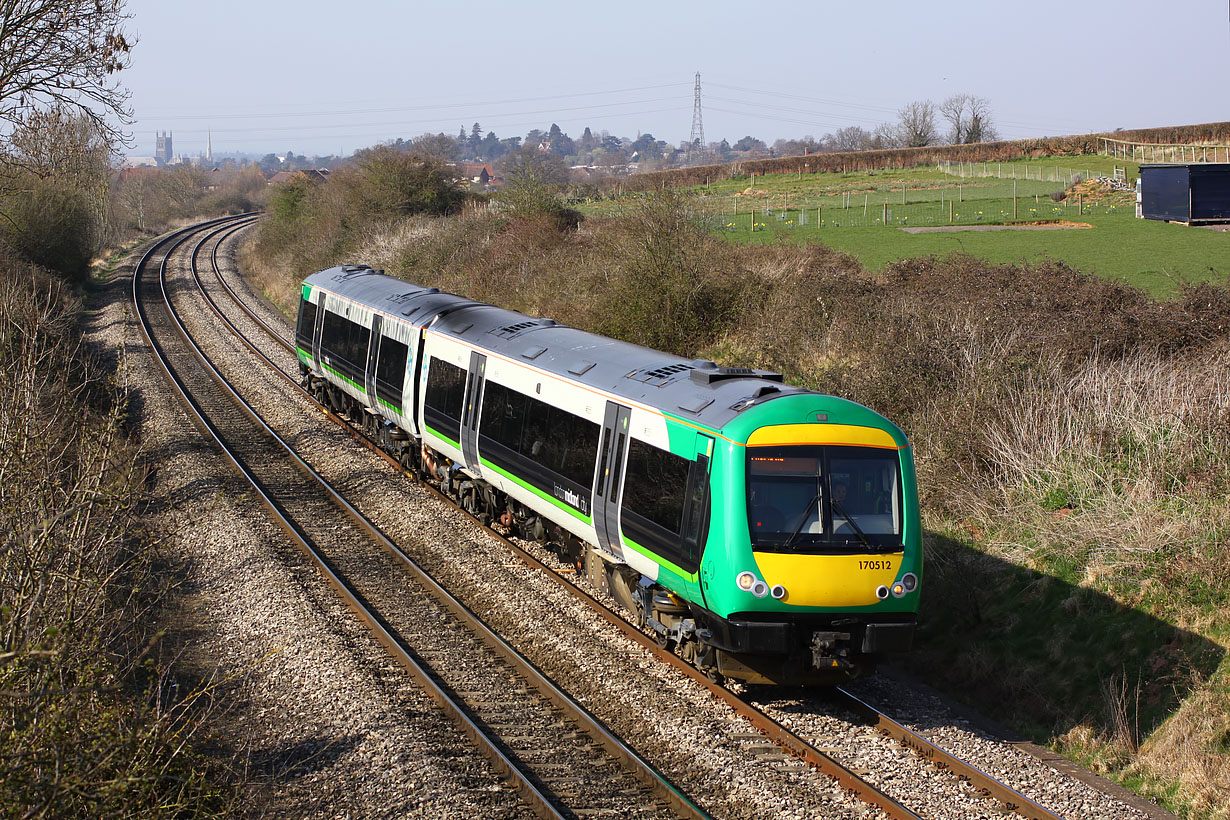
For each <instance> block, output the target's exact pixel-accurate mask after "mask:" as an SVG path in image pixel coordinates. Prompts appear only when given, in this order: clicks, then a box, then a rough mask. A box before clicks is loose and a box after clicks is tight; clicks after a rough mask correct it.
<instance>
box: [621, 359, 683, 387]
mask: <svg viewBox="0 0 1230 820" xmlns="http://www.w3.org/2000/svg"><path fill="white" fill-rule="evenodd" d="M691 369H692V365H690V364H666V365H662V366H661V367H654V368H651V369H649V370H633V371H632V372H631V373H629V374H628V376H627V377H628V378H629V379H632V380H633V381H638V382H644V383H645V384H648V385H652V386H654V387H662V386H663V385H666V384H669V383H671V382H673V381H675V380H676V379H678V378H680V374H682V373H686V372H688V371H689V370H691Z"/></svg>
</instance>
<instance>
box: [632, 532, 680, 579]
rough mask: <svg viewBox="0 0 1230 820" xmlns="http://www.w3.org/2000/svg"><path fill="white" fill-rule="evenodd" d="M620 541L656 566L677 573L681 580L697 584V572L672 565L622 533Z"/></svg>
mask: <svg viewBox="0 0 1230 820" xmlns="http://www.w3.org/2000/svg"><path fill="white" fill-rule="evenodd" d="M619 540H620V541H622V542H623V545H624V546H625V547H631V548H632V549H633V550H635V551H636V552H639V553H640V554H641V555H643V556H645V557H646V558H648V559H649V560H650V561H653V562H654V563H655V564H657V565H659V566H661V567H664V568H666V569H669V570H670V571H671V572H673V573H675V574H676V575H678V576H679V577H680V578H684V579H686V580H688V581H691V582H692V583H696V579H697V575H696V573H695V572H688V571H687V570H685V569H684V568H683V567H681V566H679V565H678V564H673V563H671V562H670V561H668V560H666V559H665V558H663V557H662V556H661V555H658V554H657V553H656V552H654V551H653V550H651V549H649V548H648V547H642V546H641V545H640V544H638V543H636V542H635V541H633V540H632V539H631V538H629V537H628V536H626V535H624V534H623V533H622V532H621V533H620V534H619Z"/></svg>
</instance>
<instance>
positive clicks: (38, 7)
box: [0, 0, 133, 138]
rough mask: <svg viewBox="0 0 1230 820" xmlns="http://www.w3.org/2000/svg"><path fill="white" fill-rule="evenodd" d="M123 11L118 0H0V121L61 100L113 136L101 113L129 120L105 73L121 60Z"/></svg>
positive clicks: (123, 63) (126, 44) (125, 47)
mask: <svg viewBox="0 0 1230 820" xmlns="http://www.w3.org/2000/svg"><path fill="white" fill-rule="evenodd" d="M129 17H130V15H129V14H128V13H127V12H125V11H124V0H0V122H4V123H8V124H10V125H16V124H18V123H20V122H21V121H22V120H24V119H25V118H27V117H28V116H29V115H30V114H32V113H34V112H36V111H45V110H47V109H53V108H60V109H67V110H70V111H76V112H78V113H81V114H83V115H85V116H87V117H89V118H90V119H91V120H93V121H94V122H95V123H97V124H98V125H99V126H101V127H102V128H103V129H104V130H105V131H106V133H107V134H108V136H110V137H113V138H115V137H120V136H121V135H120V133H119V130H118V127H117V126H116V125H114V124H113V122H114V121H113V120H112V121H108V117H114V118H116V119H118V120H119V121H120V122H121V123H127V122H129V121H131V111H130V110H129V108H128V96H129V92H128V91H127V90H126V89H123V88H121V87H120V86H119V84H118V83H116V82H115V81H114V80H113V78H112V75H113V74H115V73H116V72H118V71H122V70H123V69H125V68H127V67H128V54H129V51H130V50H131V48H132V45H133V42H131V41H129V39H128V36H127V35H126V34H125V32H124V30H123V25H124V22H125V21H126V20H128V19H129Z"/></svg>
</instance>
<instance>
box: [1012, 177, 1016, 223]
mask: <svg viewBox="0 0 1230 820" xmlns="http://www.w3.org/2000/svg"><path fill="white" fill-rule="evenodd" d="M1012 218H1013V219H1016V180H1015V179H1014V180H1012Z"/></svg>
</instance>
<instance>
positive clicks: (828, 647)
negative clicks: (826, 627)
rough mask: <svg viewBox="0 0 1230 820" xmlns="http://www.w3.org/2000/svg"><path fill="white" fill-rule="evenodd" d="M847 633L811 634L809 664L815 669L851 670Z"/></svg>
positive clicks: (849, 634)
mask: <svg viewBox="0 0 1230 820" xmlns="http://www.w3.org/2000/svg"><path fill="white" fill-rule="evenodd" d="M850 638H851V633H849V632H813V633H812V635H811V662H812V666H814V667H815V668H816V669H840V670H853V668H854V664H853V663H852V662H851V661H850Z"/></svg>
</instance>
